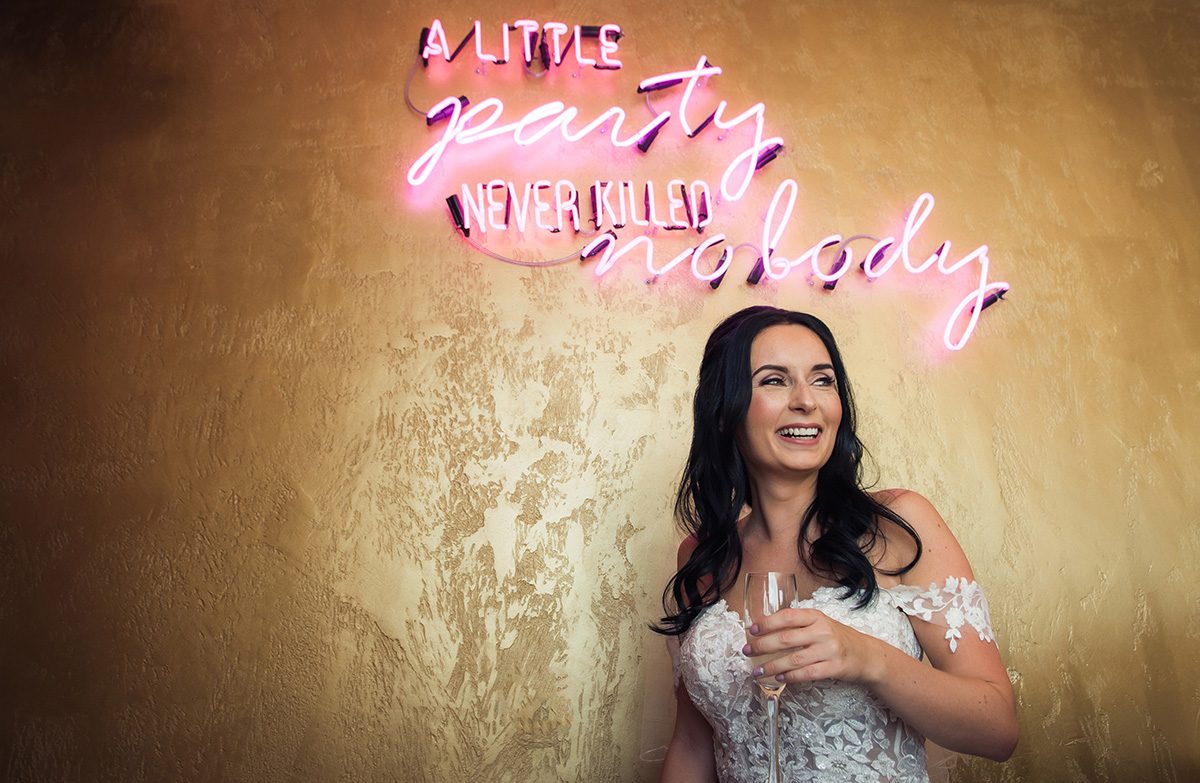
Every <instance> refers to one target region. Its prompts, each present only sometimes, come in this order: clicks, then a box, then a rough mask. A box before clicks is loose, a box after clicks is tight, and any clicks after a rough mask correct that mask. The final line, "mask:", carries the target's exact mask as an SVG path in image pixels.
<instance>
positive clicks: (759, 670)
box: [750, 666, 763, 677]
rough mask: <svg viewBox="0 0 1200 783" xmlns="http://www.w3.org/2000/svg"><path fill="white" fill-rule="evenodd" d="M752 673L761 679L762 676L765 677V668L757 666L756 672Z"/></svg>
mask: <svg viewBox="0 0 1200 783" xmlns="http://www.w3.org/2000/svg"><path fill="white" fill-rule="evenodd" d="M750 673H751V674H753V675H754V676H755V677H761V676H763V667H761V666H755V667H754V671H752V672H750Z"/></svg>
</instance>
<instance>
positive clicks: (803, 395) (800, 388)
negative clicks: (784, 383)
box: [789, 383, 816, 412]
mask: <svg viewBox="0 0 1200 783" xmlns="http://www.w3.org/2000/svg"><path fill="white" fill-rule="evenodd" d="M789 403H790V404H791V408H792V409H793V410H798V411H806V412H807V411H810V410H812V409H813V408H814V407H815V406H816V401H815V400H814V399H813V394H812V389H811V388H809V386H808V384H807V383H798V384H796V386H795V387H794V388H793V389H792V397H791V399H790V400H789Z"/></svg>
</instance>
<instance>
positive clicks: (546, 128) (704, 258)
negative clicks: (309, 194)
mask: <svg viewBox="0 0 1200 783" xmlns="http://www.w3.org/2000/svg"><path fill="white" fill-rule="evenodd" d="M622 36H623V32H622V30H621V28H620V27H619V26H618V25H615V24H611V23H608V24H603V25H574V26H568V25H566V24H563V23H561V22H546V23H545V24H540V25H539V23H538V22H536V21H534V20H528V19H521V20H517V21H515V22H513V23H511V24H501V25H495V26H492V27H491V28H485V26H484V25H483V24H482V22H480V21H478V20H477V21H475V23H474V25H473V26H472V27H471V28H470V29H469V30H468V31H467V33H466V35H465V36H464V37H463V39H462V40H461V42H460V43H459V44H458V45H457V46H456V47H455V48H453V49H451V47H450V45H449V39H447V37H446V32H445V28H444V26H443V25H442V23H441V21H440V20H437V19H435V20H433V22H432V23H431V24H430V26H429V27H427V28H425V29H424V30H422V32H421V37H420V41H419V44H418V52H419V54H420V57H421V60H422V62H423V63H425V64H428V62H429V60H430V59H431V58H441V59H442V60H444V61H445V62H447V63H449V62H453V61H454V60H455V59H456V58H457V57H458V56H459V55H460V54H461V53H462V52H463V51H464V50H465V49H466V48H467V46H468V44H470V43H471V41H474V47H473V49H474V54H475V58H476V60H477V61H478V62H479V63H481V64H484V65H492V66H507V67H514V66H513V64H512V59H513V56H514V55H515V54H518V53H519V56H520V60H521V62H520V63H518V64H516V66H515V67H518V68H519V67H524V68H525V69H526V70H529V71H530V72H531V73H532V72H533V71H532V70H531V68H532V66H534V65H535V64H540V65H541V67H542V69H543V70H549V69H551V68H560V67H563V65H564V63H565V62H566V60H567V58H568V55H571V56H573V59H574V61H575V64H576V65H577V66H578V67H580V68H581V69H582V68H583V67H585V66H586V67H588V68H591V69H594V70H599V71H606V70H607V71H612V70H617V69H620V68H621V67H622V65H623V63H622V61H621V60H620V59H618V58H617V54H618V47H619V44H618V42H619V40H620V38H621V37H622ZM485 39H486V40H485ZM514 39H515V41H516V43H514ZM585 41H586V42H590V43H588V45H587V46H585ZM592 55H594V56H592ZM721 73H722V69H721V68H719V67H718V66H716V65H714V64H712V63H711V62H709V61H708V59H707V58H706V57H704V56H701V57H699V58H698V59H697V60H696V63H695V66H694V67H692V68H690V69H687V70H680V71H670V72H666V73H660V74H657V75H653V76H649V77H647V78H645V79H642V80H641V81H640V83H639V84H638V87H637V92H638V93H642V94H649V93H653V94H654V95H655V97H656V98H659V99H660V100H661V97H662V95H663V94H667V95H669V96H675V97H676V98H677V100H676V102H675V103H674V104H668V105H666V106H664V107H663V108H650V107H651V104H650V103H649V102H647V111H648V112H649V113H651V114H652V116H651V117H650V118H649V119H646V120H636V119H633V118H631V117H630V115H629V113H628V112H627V111H626V110H625V109H624V108H622V107H620V106H610V107H609V108H607V109H605V110H603V111H600V112H599V113H596V114H595V116H592V117H582V116H581V111H580V109H579V108H578V107H575V106H568V105H566V104H565V103H564V102H562V101H559V100H551V101H548V102H546V103H543V104H541V105H540V106H536V107H534V108H533V109H530V110H528V111H526V112H524V113H523V114H521V115H520V116H514V115H513V114H511V113H509V112H508V111H507V109H506V107H505V105H504V102H503V101H502V100H500V99H499V98H494V97H488V98H485V99H483V100H480V101H478V102H475V103H471V102H469V101H468V100H467V99H466V98H465V97H464V96H459V97H455V96H453V95H451V96H447V97H445V98H443V99H442V100H440V101H438V102H437V103H435V104H434V105H433V107H432V108H430V109H429V110H428V112H426V123H427V124H428V125H429V126H430V128H431V129H436V133H437V134H438V135H437V136H436V138H434V140H433V141H432V142H431V143H430V144H429V145H428V147H426V148H425V149H424V150H423V151H422V152H421V153H420V154H419V155H417V157H416V159H415V160H414V161H413V163H412V164H411V165H410V166H409V168H408V171H407V181H408V183H409V184H410V185H411V186H413V187H414V188H420V187H422V186H423V185H425V183H426V182H427V181H428V180H429V178H430V176H431V175H432V174H433V173H434V172H435V171H436V170H437V169H438V167H439V165H440V164H441V163H442V162H443V161H444V160H447V159H448V158H449V157H452V156H453V155H454V154H455V151H456V150H458V149H462V148H467V147H469V146H470V145H474V144H477V143H479V142H482V141H486V140H494V139H501V140H502V141H503V142H504V145H505V146H506V147H509V148H515V149H521V148H533V147H536V146H537V145H540V144H543V143H545V142H546V141H547V140H548V139H553V140H555V141H556V142H558V143H562V142H565V143H567V144H568V145H574V144H582V145H588V146H592V145H603V144H605V143H607V144H608V145H609V146H610V147H611V148H614V149H619V150H629V148H633V147H636V148H637V150H638V152H636V153H635V152H633V151H632V150H630V151H629V154H633V155H638V154H642V155H644V154H648V153H649V152H650V150H651V148H652V146H653V144H654V142H655V140H656V139H658V138H659V137H660V134H662V133H677V134H679V135H680V136H681V137H682V138H683V139H687V140H695V139H698V138H700V137H702V136H703V135H704V134H705V132H706V131H708V133H710V134H712V133H714V132H721V133H723V138H732V136H729V135H728V134H727V133H725V132H728V131H732V130H734V129H736V128H739V127H741V126H748V127H749V128H750V129H751V133H750V134H749V138H748V140H746V141H745V142H744V143H742V144H741V145H740V146H739V145H738V144H734V145H733V147H734V149H733V150H732V151H731V152H730V153H729V154H727V155H726V156H725V159H724V160H721V161H720V164H722V165H723V169H722V170H721V174H720V179H719V180H717V181H716V182H715V183H713V184H710V183H709V182H708V181H706V180H703V179H692V180H689V181H685V180H684V179H682V178H675V179H671V180H669V181H668V182H667V183H666V185H665V187H664V186H659V187H657V188H656V186H655V184H654V183H652V182H646V183H644V184H643V185H642V187H641V188H638V187H637V186H636V185H635V183H634V182H633V181H631V180H622V181H611V180H605V179H595V180H593V181H591V182H587V183H579V184H577V183H575V182H573V181H571V180H566V179H561V178H557V179H550V178H539V179H535V180H533V181H529V182H524V183H516V182H513V181H510V180H504V179H492V180H490V181H487V182H479V183H475V184H474V185H471V184H467V183H463V184H462V185H461V188H460V189H459V191H458V192H456V193H454V194H452V195H451V196H450V197H449V198H447V199H446V201H447V204H448V206H449V209H450V214H451V217H452V219H453V220H454V223H455V225H456V226H457V227H458V228H459V230H460V231H461V232H462V233H463V235H464V236H465V237H469V236H470V232H471V231H472V230H476V231H477V232H479V233H480V234H486V233H487V232H488V231H491V232H503V231H508V230H510V229H511V228H513V227H515V228H516V229H517V230H518V231H520V232H521V233H522V234H524V233H525V231H526V230H527V228H530V227H533V228H536V229H537V230H539V231H546V232H549V233H552V234H557V233H560V232H562V231H564V230H568V229H569V230H570V231H573V232H575V233H583V232H586V233H588V234H594V237H593V238H591V239H590V241H588V242H587V244H586V245H585V246H584V247H583V249H582V251H581V252H580V254H579V257H580V259H581V260H583V261H587V262H589V263H593V264H594V273H595V274H596V275H604V274H605V273H606V272H608V271H609V270H611V269H612V268H613V267H614V266H615V265H616V264H617V263H619V262H620V261H621V260H622V259H624V258H626V257H627V256H634V255H637V256H639V257H640V258H641V260H642V263H643V264H644V266H645V269H646V271H647V272H648V273H649V274H650V275H651V276H652V278H658V277H660V276H662V275H666V274H669V273H671V272H672V271H673V270H674V269H675V268H676V267H678V266H679V265H681V264H684V263H685V262H688V264H687V265H688V266H689V267H690V270H691V273H692V275H693V276H694V277H695V278H696V279H697V280H702V281H706V282H708V283H709V285H710V286H711V287H712V288H714V289H715V288H717V287H718V286H719V285H720V284H721V281H722V280H724V278H725V276H726V274H727V273H728V272H729V271H730V269H731V267H732V265H733V263H734V260H735V256H736V255H737V251H738V250H739V249H745V248H750V249H752V250H753V255H754V258H755V261H754V264H753V268H752V269H751V271H750V273H749V275H748V277H747V278H746V280H747V283H749V284H758V283H759V282H760V281H761V279H762V278H763V277H764V276H765V277H766V278H768V280H774V281H779V280H783V279H784V278H786V277H788V276H789V275H790V274H793V273H794V270H796V269H798V268H799V269H801V270H804V271H806V272H807V275H808V277H809V278H810V279H812V280H817V281H820V282H821V283H822V284H823V288H824V289H825V290H826V291H833V290H834V289H835V288H836V286H837V284H838V281H839V280H841V279H843V278H844V277H845V276H846V275H847V274H850V273H851V272H852V271H853V270H855V269H858V270H860V272H861V273H862V274H864V275H865V276H866V277H867V278H868V279H871V280H877V279H880V278H883V277H885V276H886V275H888V274H889V272H891V271H892V270H893V269H895V268H897V264H899V265H900V268H902V269H903V270H904V271H905V272H906V273H908V274H910V275H923V274H926V273H928V272H930V271H931V270H933V271H936V272H937V273H938V274H940V275H945V276H950V275H956V274H958V273H959V272H960V271H961V270H964V269H973V270H974V272H975V273H976V274H975V275H974V276H973V279H974V281H975V282H974V288H973V289H972V290H971V291H970V292H969V293H967V294H966V295H965V296H963V298H962V299H961V300H960V301H959V302H958V303H957V304H956V306H955V307H954V309H953V310H952V311H951V313H950V316H949V318H948V319H947V321H946V324H945V328H944V330H943V342H944V343H945V345H946V347H947V348H949V349H951V350H960V349H961V348H963V347H964V346H965V345H966V344H967V342H968V341H969V340H970V338H971V336H972V334H973V333H974V331H975V328H976V326H977V324H978V322H979V317H980V315H981V314H982V313H983V311H984V309H986V308H987V307H989V306H990V305H992V304H993V303H995V302H996V301H997V300H998V299H1000V298H1001V297H1002V296H1003V295H1004V294H1005V293H1006V292H1007V291H1008V290H1009V286H1008V284H1007V283H1005V282H1000V281H992V280H990V279H989V276H988V275H989V268H990V261H989V258H988V246H987V245H980V246H978V247H976V248H974V249H972V250H971V251H970V252H968V253H965V254H964V255H962V256H961V257H960V258H958V259H957V260H951V256H950V253H951V242H950V241H948V240H947V241H944V242H942V243H941V244H940V245H939V246H938V247H937V249H936V250H935V251H934V252H933V253H932V254H930V255H928V256H925V257H921V256H920V254H918V253H916V252H915V251H914V250H913V242H914V241H915V240H916V239H917V237H918V235H919V233H920V231H921V227H922V226H923V225H924V224H925V222H926V221H927V219H928V218H929V216H930V214H931V213H932V211H933V208H934V197H933V196H932V195H931V194H929V193H921V194H920V195H919V196H917V198H916V200H915V201H914V202H913V204H912V207H911V208H910V209H909V211H908V213H907V218H906V220H905V223H904V228H903V230H902V231H901V232H900V234H899V236H898V237H896V236H885V237H868V236H867V235H862V234H858V235H854V236H849V237H846V236H843V235H841V234H829V235H826V236H824V237H821V238H820V239H819V240H817V241H816V242H815V243H813V244H812V245H810V246H808V247H806V248H802V249H800V251H799V252H798V253H797V252H796V250H795V249H792V250H788V249H787V248H788V246H787V245H786V244H785V237H786V236H787V229H788V228H789V225H790V223H791V221H792V219H793V217H794V215H795V211H796V201H797V195H798V192H799V185H798V183H797V182H796V181H795V180H794V179H790V178H787V179H784V180H782V181H781V182H779V183H778V185H777V186H776V188H775V191H774V194H773V196H772V198H771V201H770V206H769V207H768V209H767V212H766V216H765V219H764V221H763V225H762V231H761V234H760V235H759V236H758V237H757V240H758V241H757V242H743V243H741V244H738V245H736V246H731V245H730V244H729V243H728V241H727V237H726V235H725V234H724V233H717V234H715V235H712V236H708V237H706V238H702V239H701V241H698V243H697V244H695V245H693V246H691V247H687V248H686V249H683V250H682V251H676V252H675V253H674V254H673V255H671V257H670V258H669V260H666V261H665V262H662V263H660V262H659V261H658V260H656V250H658V248H657V246H656V244H655V239H654V238H653V234H654V233H656V231H657V230H658V229H663V230H666V231H695V232H697V234H703V233H704V231H705V229H706V228H707V227H709V226H710V224H712V223H713V222H714V219H715V218H716V215H715V214H714V207H715V206H716V205H717V204H735V203H737V202H739V201H740V200H741V199H742V198H743V197H744V196H745V195H746V193H747V192H748V191H749V189H750V187H751V185H752V183H753V181H754V180H755V178H756V176H757V175H758V174H759V173H760V172H761V171H762V170H763V169H764V167H766V166H767V165H768V164H770V163H771V162H772V161H773V160H775V158H776V157H778V156H779V154H780V153H781V152H782V151H783V150H784V144H785V142H784V139H783V138H782V137H779V136H768V135H767V131H766V128H767V121H766V107H765V105H764V104H762V103H755V104H753V105H751V106H749V107H747V108H744V109H742V110H740V111H738V110H737V109H732V108H731V107H730V105H729V103H728V101H725V100H721V101H719V102H718V103H717V105H716V108H715V109H714V110H713V111H711V112H709V113H707V114H706V115H705V116H702V117H701V116H698V115H697V110H696V107H695V106H694V105H693V96H694V94H695V91H696V88H697V86H698V85H700V84H702V83H704V82H707V80H709V79H711V78H713V77H715V76H718V75H720V74H721ZM710 128H715V129H716V131H709V130H708V129H710ZM738 138H742V139H745V138H746V134H744V133H743V134H740V135H739V136H738ZM689 143H690V142H689ZM698 143H703V142H698ZM705 152H706V153H711V152H712V150H711V148H706V149H705ZM585 192H586V195H587V206H586V207H585V206H584V199H583V197H582V195H583V193H585ZM717 194H719V198H716V195H717ZM664 199H665V202H666V207H665V208H661V207H660V205H661V204H662V202H663V200H664ZM588 207H590V208H588ZM624 229H630V230H633V231H638V230H642V233H641V235H639V236H636V237H633V238H632V239H629V240H628V241H624V240H623V239H622V238H621V237H620V235H619V234H618V233H617V232H618V231H621V230H624ZM864 238H870V239H873V240H875V243H874V245H873V246H872V247H871V248H870V250H868V251H867V252H866V253H865V254H864V255H863V257H862V259H861V261H858V262H856V261H855V257H854V255H853V249H852V246H851V242H853V241H856V240H860V239H864ZM719 248H720V250H719V258H717V259H716V260H715V261H714V260H713V259H712V256H714V255H717V254H718V249H719ZM831 248H838V253H837V257H836V260H835V261H834V262H833V264H832V265H828V267H829V268H828V269H825V268H823V265H822V263H821V261H820V258H821V255H822V254H823V253H825V252H826V251H828V250H829V249H831ZM785 253H786V255H785ZM791 254H795V255H794V257H790V258H789V257H788V255H791Z"/></svg>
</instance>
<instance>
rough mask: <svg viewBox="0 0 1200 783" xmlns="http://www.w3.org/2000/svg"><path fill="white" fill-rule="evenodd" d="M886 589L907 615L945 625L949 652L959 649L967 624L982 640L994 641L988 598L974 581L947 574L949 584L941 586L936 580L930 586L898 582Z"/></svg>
mask: <svg viewBox="0 0 1200 783" xmlns="http://www.w3.org/2000/svg"><path fill="white" fill-rule="evenodd" d="M887 592H888V593H889V594H890V595H891V596H892V598H893V599H894V600H895V602H896V606H897V608H899V609H900V610H901V611H902V612H904V613H905V614H909V615H912V616H913V617H919V618H920V619H922V620H924V621H925V622H929V623H934V624H935V625H940V626H943V627H945V629H946V640H947V641H949V642H950V652H957V651H958V640H959V639H961V638H962V628H963V626H964V625H970V626H971V628H973V629H974V630H975V632H976V633H978V634H979V639H980V641H984V642H994V641H995V638H996V637H995V635H994V634H993V633H992V618H991V616H990V615H989V614H988V604H987V597H986V596H984V594H983V588H982V587H980V586H979V583H978V582H976V581H974V580H971V579H966V578H962V577H956V576H948V577H946V584H945V585H943V586H941V587H938V584H937V582H930V583H929V587H927V588H924V589H922V588H920V587H915V586H913V585H897V586H896V587H890V588H888V589H887Z"/></svg>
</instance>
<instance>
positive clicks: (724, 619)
mask: <svg viewBox="0 0 1200 783" xmlns="http://www.w3.org/2000/svg"><path fill="white" fill-rule="evenodd" d="M843 592H845V590H844V589H843V588H841V587H821V588H818V589H817V590H816V591H815V592H814V593H813V597H812V598H810V599H806V600H804V601H800V602H799V605H800V606H802V607H812V608H814V609H819V610H820V611H822V612H824V613H825V614H827V615H828V616H829V617H830V618H831V619H833V620H836V621H837V622H840V623H843V624H845V625H847V626H849V627H851V628H854V629H855V630H857V631H859V632H861V633H866V634H870V635H871V636H874V637H876V638H877V639H881V640H882V641H884V642H887V643H888V644H891V645H893V646H894V647H896V648H898V649H899V650H901V651H903V652H904V653H905V654H907V655H909V656H910V657H912V658H919V657H920V655H921V647H920V645H919V644H918V643H917V639H916V635H915V634H914V632H913V627H912V623H911V622H909V618H908V617H907V616H906V615H904V614H902V613H901V612H897V611H896V607H895V602H894V601H891V600H889V599H888V598H887V597H886V594H883V593H881V595H880V596H879V599H880V600H872V601H871V603H870V604H869V605H868V606H866V607H864V608H862V609H856V608H854V606H855V603H856V599H857V596H851V597H849V598H842V597H841V594H842V593H843ZM745 643H746V632H745V631H744V630H742V623H741V620H740V619H739V617H738V615H737V614H736V613H734V612H731V611H729V607H728V606H727V605H726V603H725V601H724V600H719V601H717V603H716V604H714V605H713V606H710V607H708V608H707V609H706V610H705V611H703V612H701V613H700V614H699V615H697V617H696V620H695V621H694V622H693V623H692V627H691V628H690V629H688V631H687V632H686V633H685V634H683V635H682V636H681V637H680V669H681V671H682V675H683V683H684V685H685V686H686V687H687V691H688V694H689V695H690V696H691V699H692V703H693V704H695V705H696V709H698V710H699V711H700V712H701V714H703V715H704V717H705V719H706V720H707V721H708V723H709V725H711V726H712V729H713V759H714V761H715V762H716V768H717V779H718V780H719V781H720V782H721V783H762V781H763V780H766V778H767V766H768V762H769V759H770V753H769V749H768V747H767V732H766V725H767V724H766V719H767V716H766V711H765V708H764V706H763V698H762V694H761V693H760V692H759V689H758V686H757V685H755V684H754V679H753V678H752V677H751V676H750V666H751V663H750V659H748V658H747V657H746V656H744V655H742V645H743V644H745ZM779 715H780V734H779V745H780V764H781V766H782V768H783V779H784V780H786V781H788V783H882V781H889V783H929V776H928V773H927V772H926V769H925V747H924V740H923V739H922V737H921V735H920V734H919V733H918V732H916V731H915V730H913V729H912V728H911V727H909V726H908V725H907V724H906V723H904V721H902V720H900V719H899V718H898V717H897V716H895V715H894V714H892V712H891V710H889V709H888V708H887V707H886V706H884V704H883V703H882V702H881V701H879V699H878V698H876V697H875V696H874V695H873V694H872V693H871V692H870V690H869V689H868V688H866V686H863V685H860V684H858V683H849V682H839V681H837V680H819V681H816V682H810V683H804V684H793V685H789V686H788V687H787V688H786V689H785V690H784V692H783V696H782V698H781V700H780V709H779Z"/></svg>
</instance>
